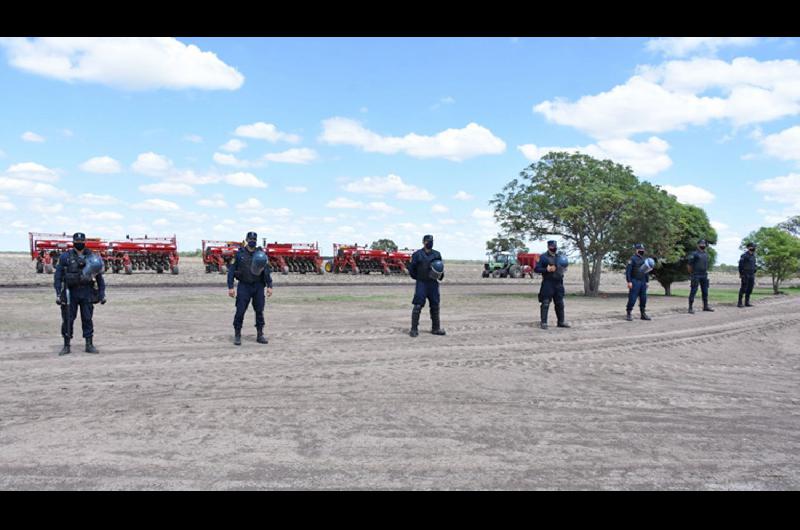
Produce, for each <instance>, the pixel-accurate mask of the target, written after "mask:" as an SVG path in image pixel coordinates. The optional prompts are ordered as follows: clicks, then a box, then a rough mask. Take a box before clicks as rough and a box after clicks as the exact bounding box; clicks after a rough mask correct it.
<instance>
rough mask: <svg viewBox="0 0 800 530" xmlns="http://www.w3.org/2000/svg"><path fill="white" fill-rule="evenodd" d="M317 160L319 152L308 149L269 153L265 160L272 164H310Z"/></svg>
mask: <svg viewBox="0 0 800 530" xmlns="http://www.w3.org/2000/svg"><path fill="white" fill-rule="evenodd" d="M316 159H317V152H316V151H314V150H313V149H308V148H306V147H303V148H300V149H289V150H287V151H284V152H282V153H267V154H266V155H264V160H269V161H270V162H283V163H286V164H308V163H309V162H312V161H314V160H316Z"/></svg>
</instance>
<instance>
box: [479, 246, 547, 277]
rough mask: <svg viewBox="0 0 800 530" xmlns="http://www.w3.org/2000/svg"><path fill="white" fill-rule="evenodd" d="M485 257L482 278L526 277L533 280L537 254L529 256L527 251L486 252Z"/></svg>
mask: <svg viewBox="0 0 800 530" xmlns="http://www.w3.org/2000/svg"><path fill="white" fill-rule="evenodd" d="M486 256H487V259H486V262H485V263H484V264H483V271H482V272H481V277H482V278H489V277H491V278H524V277H525V276H526V275H527V276H530V277H531V278H533V268H534V267H535V266H536V262H537V261H538V259H539V254H531V253H529V252H528V249H515V250H513V251H494V252H487V253H486Z"/></svg>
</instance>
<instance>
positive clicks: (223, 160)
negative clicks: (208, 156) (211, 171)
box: [212, 153, 263, 168]
mask: <svg viewBox="0 0 800 530" xmlns="http://www.w3.org/2000/svg"><path fill="white" fill-rule="evenodd" d="M212 158H213V159H214V162H216V163H217V164H219V165H221V166H232V167H238V168H248V167H259V166H261V165H263V164H260V163H257V162H250V161H248V160H240V159H238V158H236V155H229V154H225V153H214V156H213V157H212Z"/></svg>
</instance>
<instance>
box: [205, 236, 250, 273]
mask: <svg viewBox="0 0 800 530" xmlns="http://www.w3.org/2000/svg"><path fill="white" fill-rule="evenodd" d="M240 246H241V243H240V242H239V241H215V240H210V239H204V240H203V250H202V251H203V264H204V265H205V266H206V272H218V273H220V274H225V273H226V272H228V267H229V266H230V264H231V261H232V260H233V258H234V257H235V256H236V252H237V251H238V250H239V247H240Z"/></svg>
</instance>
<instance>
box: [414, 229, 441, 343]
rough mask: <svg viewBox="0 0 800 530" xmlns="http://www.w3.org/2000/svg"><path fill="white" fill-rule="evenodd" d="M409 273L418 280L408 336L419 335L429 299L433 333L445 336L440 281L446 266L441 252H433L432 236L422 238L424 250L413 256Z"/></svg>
mask: <svg viewBox="0 0 800 530" xmlns="http://www.w3.org/2000/svg"><path fill="white" fill-rule="evenodd" d="M408 273H409V275H410V276H411V277H412V278H414V279H415V280H417V285H416V289H415V290H414V299H413V300H412V301H411V303H412V304H413V305H414V308H413V309H412V310H411V331H410V332H409V333H408V334H409V335H410V336H412V337H416V336H417V335H419V330H418V327H419V316H420V313H422V308H423V307H424V306H425V299H426V298H427V299H428V301H429V302H430V304H431V306H430V311H431V323H432V326H431V333H433V334H434V335H445V331H444V330H443V329H442V328H441V327H440V326H441V325H440V322H439V280H441V279H443V278H444V264H443V262H442V255H441V254H440V253H439V251H438V250H433V236H432V235H430V234H428V235H426V236H425V237H423V238H422V248H421V249H419V250H417V251H416V252H414V254H413V255H412V256H411V264H410V265H409V266H408Z"/></svg>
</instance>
